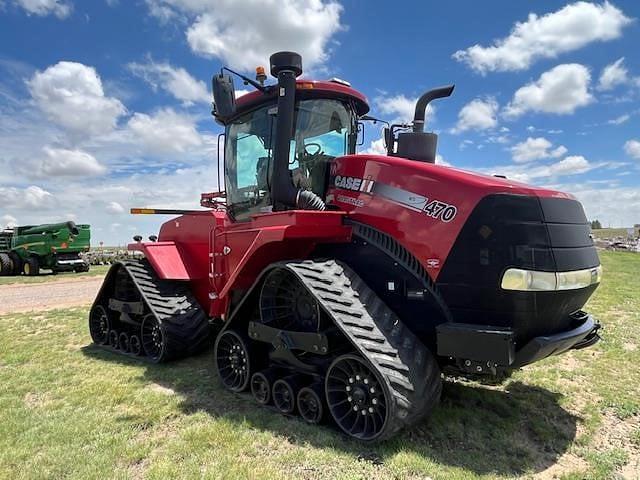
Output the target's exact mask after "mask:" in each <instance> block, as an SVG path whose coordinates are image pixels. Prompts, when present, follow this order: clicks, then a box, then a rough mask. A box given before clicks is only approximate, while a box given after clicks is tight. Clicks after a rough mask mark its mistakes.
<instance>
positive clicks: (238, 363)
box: [214, 330, 251, 392]
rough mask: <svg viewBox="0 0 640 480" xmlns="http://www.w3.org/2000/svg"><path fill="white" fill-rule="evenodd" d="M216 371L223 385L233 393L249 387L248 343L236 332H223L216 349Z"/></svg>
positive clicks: (249, 362)
mask: <svg viewBox="0 0 640 480" xmlns="http://www.w3.org/2000/svg"><path fill="white" fill-rule="evenodd" d="M214 356H215V362H216V370H217V371H218V375H219V376H220V380H221V381H222V384H223V385H224V386H225V388H227V389H228V390H231V391H232V392H242V391H243V390H245V389H246V388H247V387H248V386H249V379H250V372H251V360H250V357H249V349H248V347H247V341H246V340H245V338H244V337H243V336H242V335H240V334H239V333H238V332H236V331H235V330H225V331H224V332H222V333H221V334H220V335H219V336H218V339H217V340H216V344H215V347H214Z"/></svg>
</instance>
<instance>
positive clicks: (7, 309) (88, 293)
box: [0, 277, 104, 315]
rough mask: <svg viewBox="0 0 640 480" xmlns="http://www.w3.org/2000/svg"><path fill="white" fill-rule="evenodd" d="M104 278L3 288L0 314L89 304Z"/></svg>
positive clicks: (1, 289)
mask: <svg viewBox="0 0 640 480" xmlns="http://www.w3.org/2000/svg"><path fill="white" fill-rule="evenodd" d="M103 281H104V277H88V278H76V279H61V280H55V281H51V282H45V283H34V284H22V285H21V284H12V285H0V315H5V314H7V313H18V312H30V311H35V310H51V309H54V308H63V307H77V306H80V305H88V304H90V303H92V302H93V299H94V298H96V295H97V293H98V290H99V289H100V286H101V285H102V282H103Z"/></svg>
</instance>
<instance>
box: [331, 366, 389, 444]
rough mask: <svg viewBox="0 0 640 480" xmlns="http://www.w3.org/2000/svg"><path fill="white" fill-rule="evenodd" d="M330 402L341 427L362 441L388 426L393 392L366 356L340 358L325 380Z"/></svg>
mask: <svg viewBox="0 0 640 480" xmlns="http://www.w3.org/2000/svg"><path fill="white" fill-rule="evenodd" d="M325 390H326V397H327V405H328V407H329V412H331V416H332V417H333V419H334V420H335V422H336V423H337V424H338V426H339V427H340V428H341V429H342V430H343V431H344V432H345V433H347V434H348V435H351V436H353V437H356V438H358V439H360V440H375V439H376V438H377V437H378V436H380V435H381V434H382V433H383V432H384V430H385V427H386V424H387V418H388V416H389V412H388V409H389V408H391V402H390V398H391V394H390V393H389V392H388V390H387V387H386V385H385V384H384V383H383V382H382V381H381V380H380V379H379V378H378V376H377V374H376V372H374V371H373V370H372V369H371V368H370V367H369V365H367V363H366V362H365V361H364V360H363V359H362V357H360V356H358V355H353V354H347V355H341V356H339V357H338V358H336V359H335V360H334V361H333V363H332V364H331V366H330V367H329V369H328V370H327V376H326V380H325Z"/></svg>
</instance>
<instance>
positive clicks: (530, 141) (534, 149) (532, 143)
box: [511, 137, 567, 163]
mask: <svg viewBox="0 0 640 480" xmlns="http://www.w3.org/2000/svg"><path fill="white" fill-rule="evenodd" d="M551 147H553V144H552V143H551V142H550V141H549V140H547V139H546V138H544V137H537V138H532V137H528V138H527V139H526V140H525V141H524V142H520V143H518V144H516V145H514V146H513V147H511V156H512V158H513V160H514V161H515V162H516V163H526V162H531V161H533V160H540V159H543V158H559V157H561V156H562V155H564V154H565V153H567V149H566V148H565V147H564V145H560V146H559V147H557V148H555V149H553V150H551Z"/></svg>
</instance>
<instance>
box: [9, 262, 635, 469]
mask: <svg viewBox="0 0 640 480" xmlns="http://www.w3.org/2000/svg"><path fill="white" fill-rule="evenodd" d="M601 256H602V262H603V265H604V268H605V277H604V278H605V280H604V281H603V284H602V285H601V287H600V288H599V290H598V291H597V293H596V295H595V297H594V298H593V299H592V300H591V301H590V303H589V305H588V309H589V310H590V311H591V312H592V313H594V314H596V315H597V316H598V318H599V319H600V320H601V321H602V323H603V324H604V331H603V337H604V341H602V342H600V343H599V344H598V345H597V346H595V347H593V348H590V349H585V350H582V351H574V352H571V353H569V354H567V355H563V356H560V357H555V358H550V359H546V360H544V361H542V362H540V363H538V364H536V365H535V366H532V367H527V368H526V369H524V370H523V371H521V372H518V373H516V374H514V375H513V377H512V378H511V379H510V380H509V381H508V382H507V383H506V384H505V385H503V386H500V387H495V386H483V385H479V384H477V383H473V382H453V381H449V382H447V383H446V385H445V389H444V393H443V399H442V404H441V406H440V407H439V408H438V409H437V410H436V411H435V413H434V415H433V416H432V417H431V418H430V419H429V420H427V421H424V422H422V423H420V424H418V425H416V426H415V427H414V428H413V429H411V430H409V431H406V432H404V433H403V434H401V435H400V436H398V437H397V438H395V439H393V440H391V441H389V442H387V443H385V444H382V445H363V444H359V443H357V442H355V441H351V440H348V439H346V438H344V437H343V436H341V435H339V434H338V433H336V432H335V431H333V430H331V429H329V428H327V427H324V428H314V427H309V426H306V425H304V424H303V423H302V422H300V421H298V420H296V419H294V418H286V417H283V416H280V415H278V414H275V413H273V412H271V411H269V410H267V409H264V408H258V407H256V406H255V404H254V402H253V401H252V400H251V399H250V398H248V397H245V396H236V395H233V394H230V393H228V392H226V391H223V390H222V388H221V387H220V386H219V384H218V383H217V381H216V379H215V377H214V375H213V373H212V371H213V360H212V355H211V353H210V352H209V353H205V354H203V355H201V356H199V357H196V358H192V359H188V360H185V361H181V362H177V363H173V364H169V365H161V366H154V365H148V364H144V363H139V362H136V361H133V360H130V359H127V358H122V357H118V356H115V355H113V354H110V353H108V352H104V351H100V350H98V349H96V348H94V347H91V346H88V344H89V336H88V334H87V329H86V317H87V310H86V308H80V309H73V310H69V311H50V312H46V313H42V314H29V315H24V314H21V315H8V316H4V317H0V478H7V479H20V478H56V479H57V478H63V477H69V478H82V479H87V478H158V479H161V478H162V479H165V478H176V477H181V478H221V479H235V478H255V479H263V478H267V479H280V478H283V479H284V478H304V479H316V478H318V479H321V478H327V479H329V478H366V479H387V478H388V479H392V478H394V479H404V478H409V479H418V478H432V479H473V478H511V477H516V476H524V477H535V478H538V477H539V478H564V479H573V480H578V479H605V478H627V479H636V478H639V476H640V473H639V468H640V466H639V465H638V461H639V458H640V369H639V368H638V365H639V363H640V276H639V275H638V273H639V272H640V255H635V254H630V253H613V252H603V253H602V254H601Z"/></svg>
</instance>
